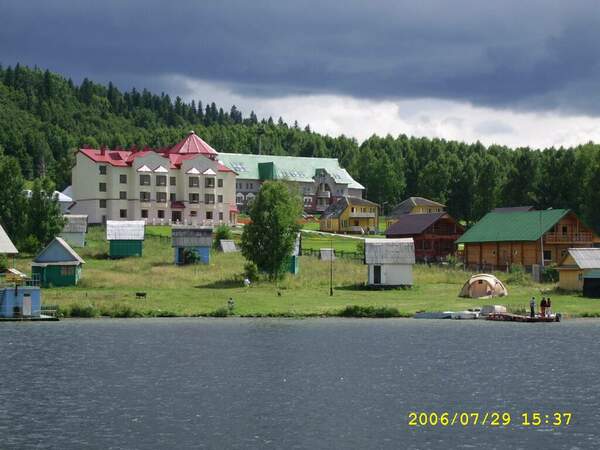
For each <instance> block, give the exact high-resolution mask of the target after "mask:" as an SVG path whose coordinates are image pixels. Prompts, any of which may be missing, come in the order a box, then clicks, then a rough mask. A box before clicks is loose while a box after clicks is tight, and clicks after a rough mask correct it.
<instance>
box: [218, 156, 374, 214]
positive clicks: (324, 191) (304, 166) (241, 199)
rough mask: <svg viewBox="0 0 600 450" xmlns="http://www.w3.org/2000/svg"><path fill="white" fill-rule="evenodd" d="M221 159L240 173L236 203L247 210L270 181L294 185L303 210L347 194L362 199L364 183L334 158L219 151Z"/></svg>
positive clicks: (322, 207) (317, 209) (312, 209)
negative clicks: (302, 200) (302, 202)
mask: <svg viewBox="0 0 600 450" xmlns="http://www.w3.org/2000/svg"><path fill="white" fill-rule="evenodd" d="M218 158H219V161H220V162H221V163H222V164H224V165H225V166H227V167H229V168H231V169H232V170H234V171H235V172H236V173H237V179H236V203H237V206H238V208H240V209H242V210H243V209H245V208H246V206H247V205H248V202H249V201H251V200H252V199H253V198H254V197H255V196H256V194H257V192H258V191H259V189H260V186H261V184H262V183H263V182H265V181H268V180H283V181H286V182H290V183H293V184H295V185H296V186H297V187H298V190H299V191H300V193H301V195H302V196H303V199H304V209H305V210H306V211H309V212H322V211H324V210H325V209H327V207H328V206H329V205H331V204H333V203H335V202H336V201H337V200H338V199H339V198H342V197H344V196H353V197H359V198H362V196H363V191H364V186H362V185H361V184H360V183H358V182H357V181H356V180H354V179H353V178H352V177H351V176H350V174H349V173H348V171H347V170H346V169H344V168H343V167H341V166H340V164H339V162H338V160H337V159H335V158H308V157H301V156H275V155H253V154H245V153H219V156H218Z"/></svg>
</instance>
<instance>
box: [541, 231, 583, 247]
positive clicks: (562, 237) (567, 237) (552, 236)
mask: <svg viewBox="0 0 600 450" xmlns="http://www.w3.org/2000/svg"><path fill="white" fill-rule="evenodd" d="M593 239H594V238H593V236H592V233H591V232H588V231H582V232H579V233H546V234H545V235H544V242H545V243H547V244H570V243H574V242H588V243H589V242H592V241H593Z"/></svg>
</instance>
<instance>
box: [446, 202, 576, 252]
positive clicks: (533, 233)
mask: <svg viewBox="0 0 600 450" xmlns="http://www.w3.org/2000/svg"><path fill="white" fill-rule="evenodd" d="M567 214H569V210H568V209H546V210H543V211H513V212H490V213H487V214H486V215H485V216H484V217H483V218H482V219H481V220H480V221H479V222H477V223H476V224H475V225H473V226H472V227H471V228H470V229H469V230H467V231H466V232H465V234H463V235H462V236H461V237H460V238H459V239H458V240H457V241H456V242H457V243H458V244H468V243H475V242H506V241H536V240H538V239H539V238H540V237H541V236H542V235H543V234H544V233H546V232H547V231H548V230H550V228H552V227H553V226H554V225H555V224H556V223H557V222H558V221H559V220H560V219H562V218H563V217H564V216H566V215H567Z"/></svg>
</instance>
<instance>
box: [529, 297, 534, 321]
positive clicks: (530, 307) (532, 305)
mask: <svg viewBox="0 0 600 450" xmlns="http://www.w3.org/2000/svg"><path fill="white" fill-rule="evenodd" d="M529 313H530V315H531V318H532V319H533V318H534V317H535V297H531V300H529Z"/></svg>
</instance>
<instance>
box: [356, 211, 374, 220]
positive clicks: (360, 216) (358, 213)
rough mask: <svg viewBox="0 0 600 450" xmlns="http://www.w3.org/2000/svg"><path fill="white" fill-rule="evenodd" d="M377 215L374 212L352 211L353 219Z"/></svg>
mask: <svg viewBox="0 0 600 450" xmlns="http://www.w3.org/2000/svg"><path fill="white" fill-rule="evenodd" d="M375 217H377V215H376V214H375V213H374V212H351V213H350V218H351V219H364V218H373V219H374V218H375Z"/></svg>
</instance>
